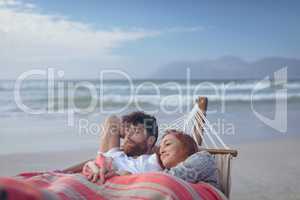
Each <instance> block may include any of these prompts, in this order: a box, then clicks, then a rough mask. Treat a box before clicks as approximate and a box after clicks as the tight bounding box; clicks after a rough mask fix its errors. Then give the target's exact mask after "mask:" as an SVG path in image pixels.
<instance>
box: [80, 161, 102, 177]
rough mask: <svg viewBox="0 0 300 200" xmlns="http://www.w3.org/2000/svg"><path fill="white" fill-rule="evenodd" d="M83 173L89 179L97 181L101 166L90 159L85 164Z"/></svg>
mask: <svg viewBox="0 0 300 200" xmlns="http://www.w3.org/2000/svg"><path fill="white" fill-rule="evenodd" d="M82 173H83V175H85V176H86V177H87V179H88V180H89V181H91V182H97V180H98V177H99V173H100V168H99V167H98V166H97V165H96V163H95V161H89V162H87V163H86V164H85V165H84V166H83V169H82Z"/></svg>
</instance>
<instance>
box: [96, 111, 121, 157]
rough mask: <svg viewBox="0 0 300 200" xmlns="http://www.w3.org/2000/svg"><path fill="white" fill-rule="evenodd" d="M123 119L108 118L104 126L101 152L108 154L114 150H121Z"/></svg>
mask: <svg viewBox="0 0 300 200" xmlns="http://www.w3.org/2000/svg"><path fill="white" fill-rule="evenodd" d="M121 124H122V123H121V119H120V118H118V117H117V116H110V117H108V118H107V119H106V120H105V122H104V125H103V128H102V132H101V136H100V146H99V151H100V152H103V153H105V152H107V151H109V150H110V149H112V148H120V139H121V136H122V134H121V131H120V130H121Z"/></svg>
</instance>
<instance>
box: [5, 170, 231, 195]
mask: <svg viewBox="0 0 300 200" xmlns="http://www.w3.org/2000/svg"><path fill="white" fill-rule="evenodd" d="M0 191H1V192H0V198H3V199H32V200H36V199H46V200H56V199H61V200H64V199H66V200H68V199H91V200H98V199H101V200H102V199H141V200H146V199H187V200H188V199H203V200H221V199H226V197H225V196H224V195H223V194H222V193H221V192H220V191H218V190H217V189H215V188H214V187H212V186H210V185H209V184H205V183H198V184H190V183H187V182H185V181H183V180H181V179H178V178H176V177H173V176H170V175H168V174H165V173H163V172H155V173H144V174H136V175H128V176H115V177H112V178H110V179H109V180H107V181H106V182H105V184H103V185H101V184H97V183H91V182H89V181H88V180H87V179H86V178H85V177H84V176H83V175H82V174H64V173H57V172H46V173H23V174H20V175H18V176H17V177H2V178H0Z"/></svg>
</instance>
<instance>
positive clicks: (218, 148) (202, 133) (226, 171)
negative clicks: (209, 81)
mask: <svg viewBox="0 0 300 200" xmlns="http://www.w3.org/2000/svg"><path fill="white" fill-rule="evenodd" d="M207 104H208V100H207V98H206V97H199V98H198V99H197V100H196V104H195V105H194V107H193V109H192V110H191V112H189V113H188V114H186V115H183V116H182V117H180V118H178V119H176V120H174V121H173V122H171V123H170V124H169V125H168V126H167V127H166V128H165V129H164V130H166V129H177V130H182V131H184V132H185V133H187V134H189V135H191V136H192V137H193V138H194V140H195V141H196V143H197V145H198V148H199V150H200V149H201V150H206V151H208V152H210V153H211V154H212V155H213V156H214V157H215V159H216V162H217V167H218V171H219V182H220V185H221V190H222V192H223V193H224V194H225V195H226V196H227V197H228V198H229V196H230V189H231V175H230V173H231V160H232V158H233V157H236V156H237V154H238V152H237V150H234V149H230V148H229V147H228V146H227V145H226V144H225V143H224V142H223V140H222V138H220V136H219V135H218V133H216V131H215V130H214V129H213V127H212V125H211V124H210V122H209V121H208V119H207V118H206V111H207ZM164 130H162V131H164Z"/></svg>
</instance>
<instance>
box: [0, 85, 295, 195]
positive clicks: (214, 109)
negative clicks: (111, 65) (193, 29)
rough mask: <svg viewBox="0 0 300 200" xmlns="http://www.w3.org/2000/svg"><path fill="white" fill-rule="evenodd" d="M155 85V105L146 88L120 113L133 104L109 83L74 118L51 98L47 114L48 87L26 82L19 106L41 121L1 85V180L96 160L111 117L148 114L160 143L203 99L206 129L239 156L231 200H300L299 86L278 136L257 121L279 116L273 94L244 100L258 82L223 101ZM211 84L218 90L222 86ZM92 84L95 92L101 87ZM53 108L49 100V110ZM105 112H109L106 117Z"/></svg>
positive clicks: (80, 100)
mask: <svg viewBox="0 0 300 200" xmlns="http://www.w3.org/2000/svg"><path fill="white" fill-rule="evenodd" d="M75 82H76V81H75ZM77 82H79V81H77ZM200 82H201V81H199V82H198V81H194V82H192V86H193V87H192V88H197V84H198V83H200ZM155 83H156V84H157V85H158V86H160V89H161V92H162V96H161V97H160V99H159V98H158V99H156V98H155V97H157V96H156V95H155V94H153V92H151V88H144V90H142V94H139V95H133V97H134V98H137V101H136V102H135V103H136V104H135V105H134V106H132V105H129V106H128V107H125V109H123V110H122V111H120V110H119V108H120V107H122V105H125V104H127V103H128V102H127V99H128V98H129V97H130V95H129V92H128V91H126V88H127V89H128V85H126V84H125V83H124V82H120V81H112V82H110V83H108V84H107V85H105V88H104V89H105V91H106V92H107V93H109V95H106V96H105V97H106V98H104V99H101V98H100V99H99V103H100V104H99V105H100V106H96V108H95V109H94V110H93V111H92V112H89V113H86V114H85V113H72V112H71V111H73V109H74V108H73V107H72V105H66V104H63V106H62V107H61V105H60V103H63V102H68V98H69V97H64V98H63V99H62V100H61V101H60V100H59V101H58V100H56V99H54V100H53V103H54V105H55V106H57V107H55V106H54V107H55V108H54V110H51V109H49V108H48V107H49V105H48V103H49V101H48V100H49V99H48V97H47V85H46V84H45V82H44V81H29V82H28V85H26V84H25V86H26V87H25V86H24V87H25V88H24V89H23V90H22V92H24V94H23V96H22V97H23V100H24V102H23V103H24V104H25V105H26V106H29V107H30V108H32V109H39V110H41V111H43V113H42V114H31V113H28V112H24V111H23V110H21V109H20V107H18V106H17V105H16V102H15V98H14V95H13V82H11V81H8V82H5V81H4V82H2V86H1V87H2V90H0V103H1V104H0V176H13V175H16V174H18V173H22V172H41V171H42V172H43V171H53V170H62V169H65V168H67V167H70V166H72V165H74V164H78V163H80V162H82V161H85V160H88V159H92V158H94V157H95V155H96V152H97V147H98V145H99V136H100V132H101V131H100V129H99V125H100V124H101V122H103V121H104V119H105V118H106V117H107V116H108V115H110V114H117V115H119V116H121V115H123V114H126V113H130V112H132V111H136V110H137V109H139V110H143V111H145V112H147V113H151V114H153V115H154V116H155V117H156V118H157V120H158V122H159V126H160V128H162V129H160V135H159V137H160V136H162V135H163V133H164V128H166V125H170V124H174V123H175V122H176V123H175V125H178V122H183V118H182V117H183V116H185V115H187V114H188V113H190V111H191V109H192V108H193V102H194V103H195V98H196V97H198V96H207V97H208V110H207V119H208V122H209V123H210V125H211V127H212V128H213V129H214V131H215V132H216V133H217V134H218V135H219V136H220V137H221V138H222V140H223V141H224V142H225V144H227V145H228V146H230V147H232V148H234V149H237V150H238V157H237V158H234V159H233V164H232V193H231V199H236V200H239V199H300V196H299V192H298V191H300V180H299V178H298V179H297V177H300V170H299V168H300V167H299V166H300V165H299V164H300V163H299V162H300V161H299V159H297V158H298V157H299V154H300V150H299V147H298V146H299V145H300V134H299V129H300V124H299V123H298V121H299V120H298V117H299V111H298V110H299V94H300V93H299V92H300V82H299V81H298V82H291V83H289V85H288V88H289V92H288V99H287V115H286V116H285V118H284V119H282V120H281V121H280V122H284V121H285V120H286V128H287V129H286V130H284V131H283V132H282V131H280V130H278V129H276V127H275V128H274V127H272V126H269V125H266V123H265V122H263V121H262V120H260V119H259V118H258V116H257V115H258V114H259V115H260V116H265V117H268V118H269V119H271V120H272V119H273V118H274V116H275V114H276V112H277V111H280V109H279V110H276V108H277V107H276V106H277V104H276V103H277V102H276V101H275V99H274V97H273V89H274V88H272V87H271V88H269V89H267V91H265V93H259V94H258V95H256V96H255V99H254V100H253V101H252V100H251V99H250V98H249V95H250V94H251V88H253V87H254V85H255V84H256V83H255V81H236V82H235V84H234V87H232V88H231V89H230V90H229V91H228V93H226V95H225V96H224V97H225V100H224V101H223V100H222V97H221V96H218V95H211V93H210V92H209V91H208V90H207V89H208V88H206V86H205V87H204V86H203V87H201V90H199V91H198V93H199V95H198V93H196V96H186V95H185V94H182V96H179V97H178V96H176V94H177V93H176V90H173V88H172V87H170V86H166V85H165V83H166V81H156V82H155ZM179 83H180V84H181V87H182V88H183V91H187V90H190V91H189V93H192V92H193V89H191V88H189V87H186V86H185V85H184V82H179ZM213 83H214V84H215V85H216V86H217V87H219V88H222V87H221V86H222V82H220V81H215V82H213ZM95 84H96V86H97V87H100V86H101V85H97V83H95ZM139 84H141V81H140V82H136V83H135V85H134V87H135V88H138V85H139ZM200 86H201V85H200ZM55 92H58V89H57V91H56V90H55ZM164 97H168V99H169V100H170V101H162V99H163V98H164ZM75 99H77V101H75V103H77V104H76V105H78V106H83V107H85V106H86V105H88V104H89V103H90V102H89V101H90V96H89V94H88V93H86V91H84V90H82V91H81V90H79V91H78V92H77V93H76V98H75ZM192 99H194V100H192ZM51 102H52V100H50V105H51ZM161 102H164V104H161ZM281 102H282V101H281ZM101 105H102V106H103V107H101ZM137 106H140V107H138V108H137ZM103 108H104V110H103ZM60 109H61V110H60ZM109 109H112V111H113V112H105V111H109ZM163 109H164V110H163ZM151 111H154V112H151ZM156 111H157V112H156ZM168 111H175V112H172V113H170V112H168ZM70 113H71V114H70ZM206 124H207V122H206ZM181 125H183V124H181ZM173 128H176V126H175V127H173ZM181 128H183V127H182V126H181Z"/></svg>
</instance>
